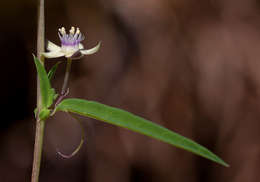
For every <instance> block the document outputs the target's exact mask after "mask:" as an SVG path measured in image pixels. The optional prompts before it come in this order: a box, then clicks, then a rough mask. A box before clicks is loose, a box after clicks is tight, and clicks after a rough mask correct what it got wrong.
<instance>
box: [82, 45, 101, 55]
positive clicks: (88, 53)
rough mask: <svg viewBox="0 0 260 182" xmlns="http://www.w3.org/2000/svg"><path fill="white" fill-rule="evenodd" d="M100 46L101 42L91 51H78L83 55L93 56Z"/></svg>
mask: <svg viewBox="0 0 260 182" xmlns="http://www.w3.org/2000/svg"><path fill="white" fill-rule="evenodd" d="M100 45H101V42H99V43H98V45H96V46H95V47H93V48H91V49H86V50H80V52H81V53H82V54H84V55H90V54H94V53H96V52H97V51H98V50H99V47H100Z"/></svg>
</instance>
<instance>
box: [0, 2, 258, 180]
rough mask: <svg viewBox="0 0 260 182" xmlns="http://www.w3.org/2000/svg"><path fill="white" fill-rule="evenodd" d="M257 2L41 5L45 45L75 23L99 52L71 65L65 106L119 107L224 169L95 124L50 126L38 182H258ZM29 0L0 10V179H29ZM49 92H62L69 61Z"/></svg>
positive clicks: (32, 45) (32, 94)
mask: <svg viewBox="0 0 260 182" xmlns="http://www.w3.org/2000/svg"><path fill="white" fill-rule="evenodd" d="M259 4H260V3H259V1H257V0H197V1H192V0H142V1H140V0H73V1H72V0H64V1H61V0H46V38H47V39H49V40H52V41H53V42H55V43H57V44H59V40H58V36H57V30H58V28H60V27H61V26H64V27H66V28H67V29H69V28H70V26H78V27H80V29H81V31H82V32H83V33H85V36H86V39H85V41H84V42H83V44H84V45H85V47H87V48H90V47H93V46H94V45H96V44H97V42H98V41H102V47H101V49H100V51H99V52H98V53H97V54H95V55H91V56H88V57H85V58H83V59H82V60H80V61H74V62H73V64H72V74H71V78H70V95H69V97H79V98H85V99H89V100H96V101H99V102H102V103H105V104H108V105H111V106H116V107H120V108H123V109H126V110H128V111H131V112H133V113H135V114H138V115H141V116H143V117H145V118H147V119H150V120H152V121H154V122H156V123H159V124H161V125H164V126H166V127H167V128H169V129H171V130H174V131H176V132H178V133H180V134H182V135H184V136H186V137H189V138H192V139H194V140H195V141H197V142H199V143H200V144H202V145H204V146H206V147H208V148H209V149H211V150H212V151H213V152H215V153H216V154H217V155H219V156H220V157H221V158H223V159H224V160H225V161H226V162H228V163H229V164H230V165H231V167H230V168H225V167H222V166H219V165H217V164H215V163H212V162H210V161H207V160H206V159H203V158H200V157H197V156H195V155H193V154H190V153H188V152H186V151H183V150H180V149H176V148H174V147H171V146H169V145H167V144H164V143H161V142H158V141H155V140H153V139H150V138H147V137H145V136H141V135H139V134H136V133H133V132H129V131H127V130H125V129H120V128H117V127H114V126H110V125H108V124H104V123H101V122H98V121H95V120H91V119H86V118H81V120H82V121H83V122H84V128H85V130H86V133H85V134H84V135H85V137H86V141H85V144H84V146H83V148H82V149H81V151H80V152H79V153H78V154H77V155H76V156H75V157H73V158H71V159H66V160H65V159H63V158H61V157H60V156H59V155H58V154H57V152H56V150H57V149H59V150H61V151H62V152H64V153H67V154H69V153H70V152H72V151H73V149H74V148H75V147H76V146H77V145H78V143H79V140H80V137H81V129H80V127H79V125H78V124H77V122H75V121H74V120H73V119H72V118H71V117H70V116H69V115H66V114H63V113H58V114H57V116H55V117H54V118H52V119H50V120H49V121H48V122H47V125H46V134H45V141H44V153H43V159H42V168H41V175H40V181H46V182H47V181H48V182H49V181H50V182H52V181H63V182H72V181H77V182H80V181H82V182H83V181H88V182H104V181H106V182H146V181H147V182H148V181H149V182H159V181H160V182H164V181H165V182H166V181H167V182H169V181H171V182H209V181H210V182H220V181H229V182H257V181H259V178H260V173H259V170H260V142H259V139H260V120H259V119H260V112H259V111H260V95H259V94H260V90H259V89H260V14H259V13H260V6H259ZM36 6H37V2H36V0H22V1H21V0H9V1H1V3H0V22H1V25H0V48H1V49H0V50H1V71H0V79H1V89H0V96H1V122H0V148H1V150H0V181H1V182H18V181H19V182H22V181H30V176H31V174H30V173H31V167H32V155H33V145H34V129H35V121H34V118H33V109H34V108H35V105H36V70H35V67H34V63H33V59H32V55H31V54H32V53H35V51H36V31H37V30H36V20H37V9H36ZM57 61H63V64H61V65H60V67H59V68H58V71H57V74H56V76H55V80H54V81H53V85H54V87H55V88H56V90H57V91H60V89H61V85H62V81H63V75H64V68H65V64H64V59H63V58H59V59H50V60H46V65H47V67H48V68H49V67H50V66H51V65H53V64H55V63H56V62H57Z"/></svg>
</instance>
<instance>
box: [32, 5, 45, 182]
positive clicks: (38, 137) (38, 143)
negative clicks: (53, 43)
mask: <svg viewBox="0 0 260 182" xmlns="http://www.w3.org/2000/svg"><path fill="white" fill-rule="evenodd" d="M37 29H38V30H37V57H38V58H40V62H41V64H43V65H44V56H42V55H41V53H42V52H44V39H45V38H44V29H45V23H44V0H38V27H37ZM37 108H38V111H40V110H41V108H42V103H41V91H40V80H39V77H37ZM44 126H45V121H44V120H40V119H39V115H38V114H37V118H36V131H35V144H34V156H33V167H32V178H31V182H38V181H39V175H40V167H41V156H42V146H43V137H44Z"/></svg>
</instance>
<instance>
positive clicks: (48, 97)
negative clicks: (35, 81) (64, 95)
mask: <svg viewBox="0 0 260 182" xmlns="http://www.w3.org/2000/svg"><path fill="white" fill-rule="evenodd" d="M34 63H35V65H36V69H37V73H38V76H39V80H40V89H41V101H42V107H43V108H48V107H50V106H51V105H52V103H53V98H54V95H55V92H54V89H52V88H51V84H50V81H49V78H48V75H47V73H46V70H45V68H44V67H43V65H42V64H41V63H40V61H39V59H38V58H37V57H34Z"/></svg>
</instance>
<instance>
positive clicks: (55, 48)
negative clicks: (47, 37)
mask: <svg viewBox="0 0 260 182" xmlns="http://www.w3.org/2000/svg"><path fill="white" fill-rule="evenodd" d="M46 49H47V50H48V51H55V52H56V51H60V50H61V47H60V46H57V45H56V44H54V43H52V42H51V41H48V42H47V48H46Z"/></svg>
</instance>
